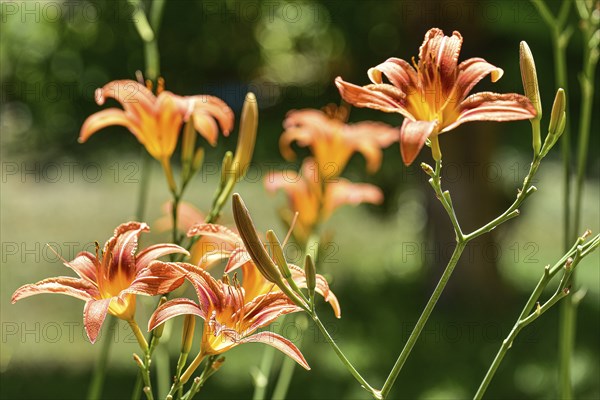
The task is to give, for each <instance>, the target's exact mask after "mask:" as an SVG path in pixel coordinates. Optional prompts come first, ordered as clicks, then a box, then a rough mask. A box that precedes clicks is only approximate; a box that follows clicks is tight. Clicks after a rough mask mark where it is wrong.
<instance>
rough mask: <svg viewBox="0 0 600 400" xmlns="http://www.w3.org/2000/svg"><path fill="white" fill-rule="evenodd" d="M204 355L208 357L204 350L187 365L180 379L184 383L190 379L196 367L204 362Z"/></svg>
mask: <svg viewBox="0 0 600 400" xmlns="http://www.w3.org/2000/svg"><path fill="white" fill-rule="evenodd" d="M204 357H206V354H204V353H203V352H200V353H198V355H197V356H196V358H194V360H193V361H192V363H191V364H190V365H189V366H188V367H187V369H186V370H185V372H184V373H183V375H181V379H180V380H179V381H180V382H181V383H182V384H184V383H186V382H187V381H188V380H189V379H190V377H191V376H192V374H193V373H194V371H195V370H196V368H198V367H199V366H200V363H202V360H204Z"/></svg>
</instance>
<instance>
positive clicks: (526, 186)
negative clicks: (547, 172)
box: [464, 156, 541, 241]
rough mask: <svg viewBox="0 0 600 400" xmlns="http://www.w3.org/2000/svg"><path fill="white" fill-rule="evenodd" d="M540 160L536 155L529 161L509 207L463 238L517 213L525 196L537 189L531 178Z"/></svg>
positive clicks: (482, 230)
mask: <svg viewBox="0 0 600 400" xmlns="http://www.w3.org/2000/svg"><path fill="white" fill-rule="evenodd" d="M540 161H541V159H540V158H539V157H537V156H536V157H535V158H534V159H533V162H532V163H531V166H530V168H529V173H528V174H527V176H526V177H525V180H524V181H523V186H522V187H521V189H520V190H519V193H518V195H517V198H516V199H515V201H514V202H513V203H512V204H511V205H510V207H509V208H508V209H507V210H506V211H504V212H503V213H502V214H501V215H499V216H498V217H496V218H495V219H494V220H492V221H490V222H489V223H487V224H485V225H484V226H482V227H481V228H479V229H477V230H475V231H473V232H471V233H469V234H468V235H465V237H464V238H465V240H467V241H470V240H472V239H475V238H476V237H478V236H481V235H483V234H484V233H487V232H490V231H492V230H493V229H494V228H496V227H497V226H498V225H500V224H502V223H504V222H506V221H508V220H509V219H512V218H514V217H516V216H518V215H519V210H518V208H519V206H520V205H521V203H523V201H525V199H526V198H527V197H529V196H530V195H531V194H532V193H534V192H535V191H536V190H537V189H535V186H533V185H532V182H533V178H534V177H535V174H536V173H537V170H538V168H539V166H540Z"/></svg>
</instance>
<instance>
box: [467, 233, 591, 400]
mask: <svg viewBox="0 0 600 400" xmlns="http://www.w3.org/2000/svg"><path fill="white" fill-rule="evenodd" d="M583 241H584V237H580V238H578V239H577V241H576V242H575V244H574V245H573V247H571V249H570V250H569V251H568V252H567V253H566V254H565V255H564V256H563V257H562V258H561V259H560V260H559V261H558V262H557V263H556V264H555V265H554V266H553V267H552V268H550V266H547V267H546V268H545V270H544V274H543V275H542V277H541V278H540V280H539V282H538V284H537V285H536V287H535V289H534V290H533V292H532V294H531V296H530V297H529V300H528V301H527V303H526V304H525V307H524V308H523V311H521V314H520V315H519V318H517V322H516V323H515V325H514V326H513V328H512V330H511V331H510V333H509V335H508V337H507V338H506V339H505V340H504V341H503V342H502V346H500V349H499V350H498V353H497V354H496V357H495V358H494V361H493V362H492V364H491V365H490V367H489V369H488V371H487V373H486V375H485V377H484V378H483V381H482V382H481V384H480V386H479V389H478V390H477V393H476V394H475V397H474V399H476V400H479V399H481V398H483V395H484V394H485V392H486V390H487V388H488V386H489V384H490V382H491V381H492V379H493V377H494V375H495V374H496V371H497V370H498V367H499V366H500V364H501V363H502V360H503V359H504V356H505V355H506V353H507V352H508V350H509V349H510V348H511V346H512V344H513V343H514V340H515V338H516V337H517V335H518V334H519V332H521V330H522V329H523V328H524V327H525V326H527V325H529V324H530V323H532V322H533V321H535V320H536V319H537V318H538V317H539V316H541V315H542V314H543V313H544V312H546V311H547V310H548V309H550V307H552V306H553V305H554V304H556V302H558V301H559V300H560V299H562V298H564V297H565V296H567V294H568V293H569V290H568V288H567V287H566V283H567V281H568V277H569V275H570V274H571V273H572V272H569V270H567V269H566V267H565V263H567V260H568V259H569V258H571V260H572V263H571V265H570V268H571V270H570V271H572V270H573V268H575V267H576V266H577V264H578V263H579V262H580V261H581V260H582V259H583V257H585V256H587V255H588V254H590V253H591V252H592V251H594V250H595V249H596V248H597V247H598V244H599V243H600V236H599V235H596V236H595V237H594V238H593V239H592V240H590V241H589V242H588V243H586V244H585V245H584V246H581V244H582V243H583ZM560 270H563V271H564V273H563V279H561V283H560V284H559V286H558V288H557V290H556V292H555V293H554V295H553V296H552V297H551V298H550V300H548V301H547V302H546V303H545V304H544V305H543V306H540V307H539V308H537V309H536V310H535V311H534V312H532V313H531V310H532V309H534V307H535V306H536V303H537V302H538V299H539V298H540V296H541V295H542V293H543V291H544V289H545V288H546V287H547V285H548V283H549V282H550V281H551V280H552V278H553V277H554V276H555V275H556V273H558V271H560ZM569 297H571V296H569ZM569 297H567V298H569ZM530 313H531V314H530ZM528 314H529V315H528Z"/></svg>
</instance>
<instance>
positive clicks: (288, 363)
mask: <svg viewBox="0 0 600 400" xmlns="http://www.w3.org/2000/svg"><path fill="white" fill-rule="evenodd" d="M295 367H296V361H294V360H292V359H291V358H289V357H285V358H284V359H283V364H282V365H281V370H280V371H279V377H278V378H277V383H276V384H275V389H274V390H273V397H272V399H273V400H283V399H285V397H286V396H287V392H288V389H289V387H290V383H292V377H293V376H294V368H295Z"/></svg>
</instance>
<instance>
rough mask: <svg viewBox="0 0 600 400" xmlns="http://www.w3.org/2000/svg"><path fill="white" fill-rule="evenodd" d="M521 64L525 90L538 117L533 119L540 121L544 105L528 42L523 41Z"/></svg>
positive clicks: (520, 55)
mask: <svg viewBox="0 0 600 400" xmlns="http://www.w3.org/2000/svg"><path fill="white" fill-rule="evenodd" d="M519 63H520V66H521V79H522V80H523V89H525V95H526V96H527V98H528V99H529V100H530V101H531V103H532V104H533V107H534V108H535V111H536V112H537V115H536V116H535V117H534V118H533V119H536V120H540V119H541V118H542V103H541V101H540V88H539V86H538V78H537V72H536V69H535V61H534V60H533V54H531V49H530V48H529V46H528V45H527V42H525V41H522V42H521V45H520V50H519Z"/></svg>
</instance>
